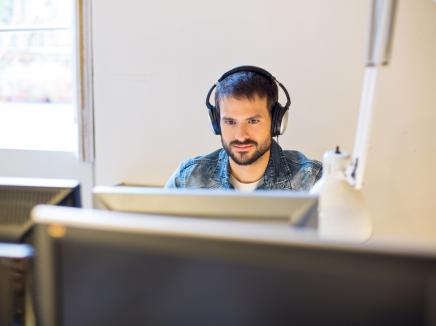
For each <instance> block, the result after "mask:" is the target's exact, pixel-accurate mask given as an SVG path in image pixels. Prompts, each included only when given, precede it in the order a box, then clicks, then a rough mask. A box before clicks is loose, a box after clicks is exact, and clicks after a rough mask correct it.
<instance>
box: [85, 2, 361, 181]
mask: <svg viewBox="0 0 436 326" xmlns="http://www.w3.org/2000/svg"><path fill="white" fill-rule="evenodd" d="M368 9H369V6H368V4H367V3H366V2H365V1H349V0H336V1H324V0H317V1H298V0H293V1H285V0H255V1H253V0H239V1H234V0H222V1H205V0H187V1H176V0H173V1H170V0H166V1H144V0H126V1H123V2H120V1H115V0H95V1H94V2H93V21H94V25H93V29H94V71H95V117H96V148H97V153H96V159H97V161H96V182H97V184H114V183H118V182H122V181H125V182H135V183H147V184H163V183H164V182H165V181H166V179H167V178H168V177H169V176H170V174H171V173H172V172H173V170H174V169H175V168H176V167H177V165H178V164H179V162H180V161H181V160H183V159H186V158H187V157H190V156H193V155H199V154H205V153H207V152H210V151H212V150H214V149H216V148H217V147H219V146H220V140H219V137H216V136H213V135H212V133H211V132H210V129H209V123H208V115H207V110H206V107H205V104H204V101H205V97H206V93H207V91H208V90H209V88H210V87H211V85H212V84H213V83H214V82H215V81H216V80H217V79H218V78H219V77H220V76H221V74H222V73H224V72H225V71H226V70H228V69H230V68H233V67H234V66H237V65H242V64H253V65H259V66H262V67H264V68H266V69H268V70H270V71H271V72H272V73H273V74H274V75H275V76H276V77H277V78H278V79H279V80H280V81H281V82H282V83H284V84H285V85H286V86H287V88H288V90H289V91H290V93H291V97H292V101H293V104H292V107H291V110H292V114H291V120H290V125H289V129H288V132H287V133H286V134H285V135H284V136H283V137H281V139H280V142H281V143H282V144H283V145H284V147H286V148H295V149H301V150H304V152H305V153H307V154H308V155H309V156H311V157H314V158H318V159H320V158H321V157H322V153H323V152H324V151H325V149H326V148H331V147H333V146H335V145H337V144H340V145H343V146H344V147H345V148H348V149H351V146H352V143H353V137H354V130H355V124H356V123H355V122H356V119H357V107H358V103H359V96H360V85H361V79H362V74H363V65H362V62H363V56H364V38H365V32H366V21H367V11H368ZM338 126H340V127H339V128H338Z"/></svg>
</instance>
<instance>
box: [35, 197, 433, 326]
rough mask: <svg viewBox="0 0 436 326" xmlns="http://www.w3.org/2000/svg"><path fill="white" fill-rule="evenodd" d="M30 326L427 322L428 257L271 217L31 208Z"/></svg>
mask: <svg viewBox="0 0 436 326" xmlns="http://www.w3.org/2000/svg"><path fill="white" fill-rule="evenodd" d="M33 218H34V219H35V221H36V223H37V227H36V234H35V235H36V250H37V252H38V255H37V257H36V276H37V278H36V285H37V292H36V293H37V294H38V295H39V296H38V300H37V302H38V304H39V305H38V308H37V311H38V314H37V316H38V318H39V322H40V324H41V325H46V326H51V325H60V326H70V325H81V326H87V325H105V326H111V325H191V326H196V325H211V326H214V325H219V326H221V325H229V326H231V325H238V326H239V325H250V326H257V325H372V326H378V325H383V326H385V325H396V326H402V325H415V326H422V325H436V255H435V252H434V251H431V250H425V249H422V248H421V249H419V248H414V249H413V250H412V249H410V250H408V249H404V248H402V247H399V246H397V245H390V246H387V245H384V246H377V245H374V244H373V245H370V244H366V245H351V244H350V245H345V244H336V243H327V242H320V241H319V240H317V239H316V237H315V236H313V234H312V233H305V230H306V229H304V228H303V229H297V230H301V231H302V232H303V233H302V234H300V233H299V232H297V231H296V229H295V228H289V227H286V226H284V225H281V224H263V225H262V224H259V223H246V222H237V221H228V220H199V219H189V218H187V219H180V218H175V217H154V218H153V217H151V216H150V217H149V218H147V219H144V218H141V216H140V215H137V214H128V213H117V212H107V211H101V210H84V209H73V208H61V207H47V206H42V207H37V208H36V209H35V210H34V211H33Z"/></svg>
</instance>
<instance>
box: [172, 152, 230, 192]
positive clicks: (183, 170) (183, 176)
mask: <svg viewBox="0 0 436 326" xmlns="http://www.w3.org/2000/svg"><path fill="white" fill-rule="evenodd" d="M223 151H224V150H223V149H218V150H216V151H214V152H212V153H209V154H207V155H201V156H195V157H192V158H189V159H187V160H184V161H183V162H181V163H180V165H179V168H178V169H177V170H176V172H175V173H174V174H173V175H172V176H171V178H170V180H168V182H167V184H166V187H167V188H216V187H217V185H218V183H217V181H216V179H218V174H219V167H220V160H222V159H223V156H224V154H223Z"/></svg>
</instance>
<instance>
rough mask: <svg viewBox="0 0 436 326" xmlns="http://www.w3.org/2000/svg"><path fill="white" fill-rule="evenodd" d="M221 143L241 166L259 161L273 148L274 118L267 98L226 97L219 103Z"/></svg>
mask: <svg viewBox="0 0 436 326" xmlns="http://www.w3.org/2000/svg"><path fill="white" fill-rule="evenodd" d="M220 117H221V118H220V123H221V142H222V144H223V147H224V150H225V151H226V152H227V154H228V155H229V156H230V157H231V158H232V160H233V161H234V162H235V163H237V164H239V165H249V164H252V163H254V162H256V161H257V160H258V159H259V158H260V157H261V156H262V155H264V154H265V153H266V152H268V151H269V149H270V147H271V117H270V114H269V111H268V105H267V99H266V97H263V98H260V97H259V96H257V95H256V96H255V97H254V98H253V99H248V98H240V99H237V98H234V97H225V98H223V99H222V100H221V101H220Z"/></svg>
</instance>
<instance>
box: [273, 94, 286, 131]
mask: <svg viewBox="0 0 436 326" xmlns="http://www.w3.org/2000/svg"><path fill="white" fill-rule="evenodd" d="M271 116H272V122H271V135H272V137H276V136H279V135H283V134H284V132H285V130H286V127H287V126H288V110H287V109H286V108H284V107H283V106H282V105H281V104H280V103H278V102H277V103H276V104H275V105H274V107H273V108H272V111H271Z"/></svg>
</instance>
